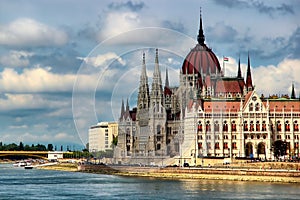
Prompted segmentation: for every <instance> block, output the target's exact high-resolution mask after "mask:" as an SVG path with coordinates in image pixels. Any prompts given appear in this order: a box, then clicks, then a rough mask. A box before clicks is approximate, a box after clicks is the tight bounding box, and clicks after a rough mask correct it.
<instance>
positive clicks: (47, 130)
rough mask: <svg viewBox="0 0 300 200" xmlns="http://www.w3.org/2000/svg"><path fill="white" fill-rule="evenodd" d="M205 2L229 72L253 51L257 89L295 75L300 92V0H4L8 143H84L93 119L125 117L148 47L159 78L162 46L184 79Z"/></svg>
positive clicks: (275, 86)
mask: <svg viewBox="0 0 300 200" xmlns="http://www.w3.org/2000/svg"><path fill="white" fill-rule="evenodd" d="M200 7H202V16H203V26H204V34H205V36H206V44H207V45H208V46H209V47H210V48H212V49H213V51H214V52H215V54H216V55H217V56H218V58H219V59H220V60H221V59H222V56H227V57H229V62H228V63H226V65H225V67H226V70H225V71H226V72H225V73H226V75H227V76H234V75H236V69H237V59H238V57H239V55H240V58H241V63H242V70H243V73H244V74H245V67H246V62H247V54H248V52H249V53H250V57H251V66H252V73H253V82H254V84H255V85H256V90H257V92H258V93H263V94H264V95H265V96H268V95H270V94H280V95H281V94H290V91H291V84H292V83H294V84H295V88H296V93H297V95H298V94H299V92H300V80H299V74H300V21H299V19H300V13H299V12H298V11H299V10H300V2H299V1H298V0H288V1H287V0H275V1H273V0H272V1H271V0H269V1H261V0H250V1H246V0H210V1H208V0H197V1H196V0H189V1H182V0H172V1H170V0H153V1H127V0H126V1H105V0H101V1H100V0H96V1H94V0H93V1H92V0H87V1H82V0H51V1H39V0H26V1H24V0H15V1H11V0H2V1H0V120H1V130H0V141H3V142H4V143H10V142H16V143H18V142H20V141H23V142H25V143H46V144H47V143H55V144H68V143H70V144H71V143H72V144H82V143H86V141H87V132H88V128H89V126H91V125H93V124H95V123H97V121H114V120H116V119H117V118H118V113H119V109H120V103H121V100H122V98H123V99H124V100H126V98H129V101H130V104H131V106H133V105H134V103H135V100H136V96H135V94H136V89H137V84H138V77H139V73H140V68H141V55H142V52H145V53H146V62H147V70H148V75H149V77H150V78H151V75H152V70H153V68H152V66H153V62H154V51H153V50H154V48H159V49H161V50H160V51H159V53H160V58H159V59H160V64H161V68H162V71H163V72H164V70H165V68H168V69H169V72H170V83H171V85H178V77H179V76H178V72H179V68H180V67H181V64H182V61H183V59H184V57H185V55H186V54H187V53H188V51H189V50H190V48H192V47H193V46H194V45H195V44H196V37H197V33H198V29H199V10H200ZM162 76H163V77H164V76H165V75H164V73H162ZM163 80H164V79H163Z"/></svg>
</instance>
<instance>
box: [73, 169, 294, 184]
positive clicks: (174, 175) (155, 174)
mask: <svg viewBox="0 0 300 200" xmlns="http://www.w3.org/2000/svg"><path fill="white" fill-rule="evenodd" d="M78 171H81V172H88V173H100V174H114V175H121V176H136V177H152V178H167V179H211V180H235V181H263V182H285V183H300V171H298V170H278V169H237V168H181V167H165V168H159V167H142V166H106V165H81V166H80V165H79V166H78Z"/></svg>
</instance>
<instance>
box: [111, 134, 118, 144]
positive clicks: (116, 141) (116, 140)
mask: <svg viewBox="0 0 300 200" xmlns="http://www.w3.org/2000/svg"><path fill="white" fill-rule="evenodd" d="M112 144H113V146H117V144H118V136H116V137H115V136H113V141H112Z"/></svg>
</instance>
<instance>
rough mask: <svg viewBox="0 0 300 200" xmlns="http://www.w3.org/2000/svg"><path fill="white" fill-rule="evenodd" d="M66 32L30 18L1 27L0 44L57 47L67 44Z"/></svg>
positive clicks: (20, 19)
mask: <svg viewBox="0 0 300 200" xmlns="http://www.w3.org/2000/svg"><path fill="white" fill-rule="evenodd" d="M67 40H68V36H67V34H66V33H65V32H63V31H61V30H59V29H57V28H54V27H51V26H48V25H46V24H43V23H40V22H38V21H35V20H33V19H30V18H19V19H17V20H15V21H13V22H11V23H10V24H7V25H1V26H0V44H1V45H9V46H48V45H50V46H56V45H63V44H65V43H66V42H67Z"/></svg>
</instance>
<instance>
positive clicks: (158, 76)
mask: <svg viewBox="0 0 300 200" xmlns="http://www.w3.org/2000/svg"><path fill="white" fill-rule="evenodd" d="M154 77H155V78H157V79H158V80H157V81H158V84H159V85H162V83H161V74H160V70H159V63H158V49H156V50H155V68H154V72H153V78H154Z"/></svg>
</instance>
